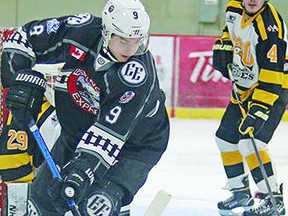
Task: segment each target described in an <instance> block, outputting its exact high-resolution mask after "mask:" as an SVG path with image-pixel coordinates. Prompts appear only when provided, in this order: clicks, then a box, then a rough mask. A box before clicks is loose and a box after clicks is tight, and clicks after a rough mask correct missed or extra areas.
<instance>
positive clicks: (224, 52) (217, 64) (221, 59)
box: [213, 39, 233, 79]
mask: <svg viewBox="0 0 288 216" xmlns="http://www.w3.org/2000/svg"><path fill="white" fill-rule="evenodd" d="M232 60H233V44H232V42H231V41H230V40H221V39H216V40H215V43H214V45H213V66H214V68H215V69H216V70H218V71H220V72H221V73H222V75H223V76H224V77H226V78H227V79H229V74H228V69H227V65H228V64H230V63H232Z"/></svg>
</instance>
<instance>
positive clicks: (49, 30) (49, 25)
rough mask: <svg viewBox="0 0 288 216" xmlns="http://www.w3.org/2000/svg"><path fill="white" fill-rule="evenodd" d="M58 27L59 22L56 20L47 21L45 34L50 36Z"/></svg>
mask: <svg viewBox="0 0 288 216" xmlns="http://www.w3.org/2000/svg"><path fill="white" fill-rule="evenodd" d="M59 26H60V22H59V21H58V20H57V19H52V20H48V21H47V30H46V31H47V34H48V35H49V34H51V33H52V32H54V33H57V31H58V29H59Z"/></svg>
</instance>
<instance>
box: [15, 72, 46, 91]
mask: <svg viewBox="0 0 288 216" xmlns="http://www.w3.org/2000/svg"><path fill="white" fill-rule="evenodd" d="M18 83H19V84H20V83H21V84H22V83H25V85H27V86H32V87H33V88H38V89H40V90H42V91H43V92H45V89H46V85H47V83H46V79H45V78H44V75H43V74H42V73H40V72H38V71H35V70H30V69H24V70H20V71H18V72H17V73H16V74H15V75H14V80H13V82H12V85H14V84H15V85H17V84H18Z"/></svg>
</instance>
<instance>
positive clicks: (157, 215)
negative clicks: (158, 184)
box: [144, 190, 172, 216]
mask: <svg viewBox="0 0 288 216" xmlns="http://www.w3.org/2000/svg"><path fill="white" fill-rule="evenodd" d="M171 198H172V196H171V194H169V193H167V192H166V191H164V190H160V191H158V193H157V194H156V196H155V197H154V199H153V200H152V202H151V204H150V205H149V207H148V209H147V210H146V212H145V214H144V216H161V214H162V213H163V211H164V210H165V209H166V207H167V205H168V203H169V202H170V200H171Z"/></svg>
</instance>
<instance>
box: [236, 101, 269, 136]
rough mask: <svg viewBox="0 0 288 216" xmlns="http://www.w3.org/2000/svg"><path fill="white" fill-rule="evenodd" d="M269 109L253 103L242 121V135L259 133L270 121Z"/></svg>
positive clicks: (240, 128) (240, 127) (240, 129)
mask: <svg viewBox="0 0 288 216" xmlns="http://www.w3.org/2000/svg"><path fill="white" fill-rule="evenodd" d="M268 117H269V109H268V108H267V107H266V106H264V105H262V104H258V103H251V105H250V106H249V108H248V113H247V115H246V116H245V117H244V118H243V119H242V121H241V123H240V125H239V131H240V133H241V134H242V135H245V134H248V133H249V132H250V131H252V132H254V135H256V134H257V133H259V132H260V131H261V129H262V127H263V126H264V123H265V122H266V121H267V120H268Z"/></svg>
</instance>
